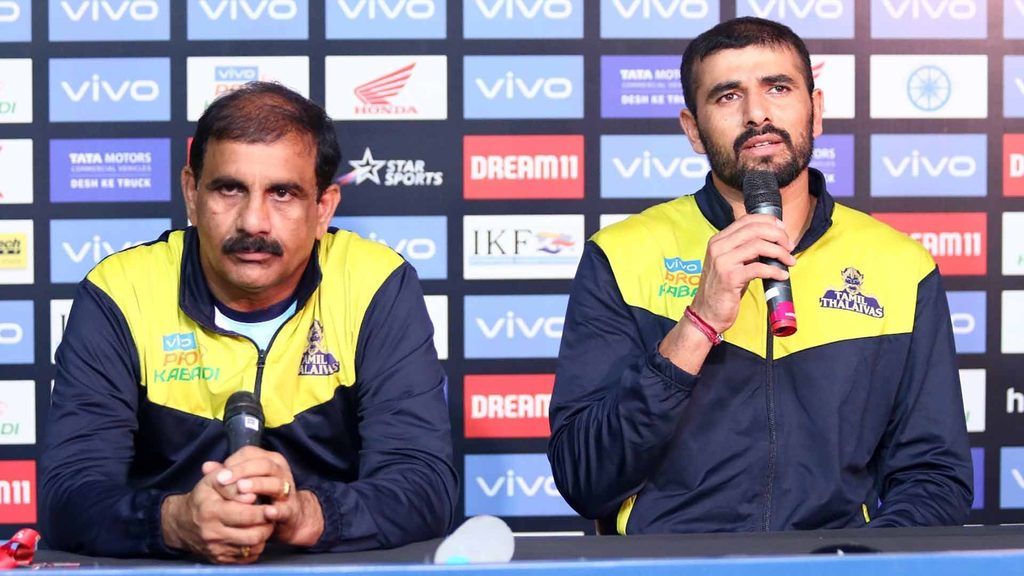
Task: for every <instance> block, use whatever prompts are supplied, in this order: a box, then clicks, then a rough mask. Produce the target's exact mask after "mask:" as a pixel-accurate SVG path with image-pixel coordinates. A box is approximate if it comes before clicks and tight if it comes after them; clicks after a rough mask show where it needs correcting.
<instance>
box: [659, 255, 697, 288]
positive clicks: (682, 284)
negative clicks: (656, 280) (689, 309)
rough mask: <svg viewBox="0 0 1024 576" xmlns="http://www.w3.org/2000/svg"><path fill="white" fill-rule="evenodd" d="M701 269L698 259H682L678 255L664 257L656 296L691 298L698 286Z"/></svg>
mask: <svg viewBox="0 0 1024 576" xmlns="http://www.w3.org/2000/svg"><path fill="white" fill-rule="evenodd" d="M703 269H704V267H703V266H702V265H701V262H700V260H683V259H682V258H679V257H678V256H677V257H675V258H665V275H664V277H663V278H662V279H661V286H659V287H658V296H659V297H661V296H672V297H674V298H693V297H694V296H696V295H697V288H699V287H700V273H701V271H702V270H703Z"/></svg>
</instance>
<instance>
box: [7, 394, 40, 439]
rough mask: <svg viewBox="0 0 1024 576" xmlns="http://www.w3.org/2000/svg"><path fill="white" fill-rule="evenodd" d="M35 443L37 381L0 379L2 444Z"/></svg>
mask: <svg viewBox="0 0 1024 576" xmlns="http://www.w3.org/2000/svg"><path fill="white" fill-rule="evenodd" d="M35 443H36V383H35V381H33V380H0V445H24V444H28V445H32V444H35Z"/></svg>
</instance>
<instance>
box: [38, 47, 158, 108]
mask: <svg viewBox="0 0 1024 576" xmlns="http://www.w3.org/2000/svg"><path fill="white" fill-rule="evenodd" d="M170 81H171V61H170V59H169V58H75V59H66V58H54V59H52V60H50V121H51V122H107V121H111V122H122V121H167V120H170V119H171V96H170V89H169V87H170Z"/></svg>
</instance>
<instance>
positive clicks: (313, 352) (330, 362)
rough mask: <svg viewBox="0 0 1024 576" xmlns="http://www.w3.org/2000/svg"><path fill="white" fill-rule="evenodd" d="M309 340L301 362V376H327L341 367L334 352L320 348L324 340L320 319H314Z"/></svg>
mask: <svg viewBox="0 0 1024 576" xmlns="http://www.w3.org/2000/svg"><path fill="white" fill-rule="evenodd" d="M308 341H309V344H307V345H306V351H305V352H303V353H302V362H301V363H300V364H299V376H327V375H328V374H334V373H336V372H337V371H338V370H340V369H341V362H338V360H337V359H336V358H335V357H334V355H333V354H331V353H330V352H327V351H326V350H321V349H320V346H322V345H323V341H324V327H323V325H322V324H320V321H319V320H313V325H312V326H310V327H309V338H308Z"/></svg>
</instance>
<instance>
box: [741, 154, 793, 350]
mask: <svg viewBox="0 0 1024 576" xmlns="http://www.w3.org/2000/svg"><path fill="white" fill-rule="evenodd" d="M743 206H744V207H745V208H746V209H747V214H771V215H772V216H775V217H776V218H778V219H779V220H782V194H780V193H779V181H778V180H776V179H775V174H772V173H771V172H768V171H767V170H750V171H749V172H747V173H746V175H744V176H743ZM761 262H763V263H765V264H768V265H769V266H774V267H776V268H778V269H780V270H788V267H787V266H786V265H785V264H783V263H782V262H779V261H778V260H776V259H774V258H761ZM763 283H764V298H765V300H766V301H767V302H768V323H769V325H770V326H771V330H772V334H773V335H775V336H789V335H791V334H794V333H796V309H795V308H794V307H793V288H792V286H791V285H790V283H789V279H788V278H787V279H786V280H782V281H779V280H774V279H771V278H765V279H763Z"/></svg>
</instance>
